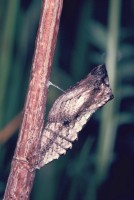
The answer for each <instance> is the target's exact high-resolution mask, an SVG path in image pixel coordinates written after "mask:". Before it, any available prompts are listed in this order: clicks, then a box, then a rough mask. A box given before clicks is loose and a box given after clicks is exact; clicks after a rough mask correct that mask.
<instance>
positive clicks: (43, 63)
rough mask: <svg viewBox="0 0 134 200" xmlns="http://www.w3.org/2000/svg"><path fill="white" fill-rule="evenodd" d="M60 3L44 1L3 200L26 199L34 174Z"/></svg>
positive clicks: (53, 0)
mask: <svg viewBox="0 0 134 200" xmlns="http://www.w3.org/2000/svg"><path fill="white" fill-rule="evenodd" d="M62 3H63V0H43V2H42V13H41V18H40V25H39V30H38V34H37V41H36V47H35V54H34V58H33V64H32V70H31V76H30V83H29V88H28V94H27V98H26V104H25V107H24V116H23V121H22V125H21V129H20V134H19V138H18V142H17V146H16V150H15V154H14V157H13V161H12V165H11V172H10V175H9V178H8V182H7V187H6V191H5V195H4V200H9V199H10V200H11V199H13V200H20V199H23V200H27V199H29V195H30V192H31V189H32V185H33V181H34V177H35V174H36V171H35V168H34V165H33V163H34V161H33V157H32V155H34V156H35V160H37V157H38V150H37V146H38V141H39V138H40V136H41V133H42V128H43V124H44V110H45V105H46V100H47V82H48V80H49V76H50V71H51V65H52V60H53V55H54V50H55V44H56V39H57V33H58V28H59V21H60V15H61V10H62Z"/></svg>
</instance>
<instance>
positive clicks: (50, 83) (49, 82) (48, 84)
mask: <svg viewBox="0 0 134 200" xmlns="http://www.w3.org/2000/svg"><path fill="white" fill-rule="evenodd" d="M50 85H52V86H54V87H55V88H57V89H58V90H60V91H62V92H63V93H65V91H64V90H62V89H61V88H60V87H58V86H57V85H55V84H53V83H52V82H51V81H48V83H47V87H49V86H50Z"/></svg>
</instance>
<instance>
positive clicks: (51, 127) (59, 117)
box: [36, 65, 113, 168]
mask: <svg viewBox="0 0 134 200" xmlns="http://www.w3.org/2000/svg"><path fill="white" fill-rule="evenodd" d="M112 98H113V94H112V90H111V88H110V85H109V80H108V75H107V71H106V67H105V65H99V66H97V67H95V68H94V69H93V70H92V71H91V72H90V73H89V74H88V75H87V77H86V78H84V79H83V80H81V81H80V82H78V83H77V84H76V85H75V86H74V87H72V88H70V89H68V90H67V91H66V92H65V93H64V94H62V95H61V96H60V97H59V98H58V99H57V100H56V101H55V103H54V104H53V106H52V108H51V110H50V112H49V115H48V119H47V123H46V126H45V129H44V131H43V133H42V136H41V139H40V147H39V151H40V153H39V155H40V156H39V160H38V165H37V166H36V168H41V167H42V166H44V165H45V164H47V163H49V162H50V161H52V160H54V159H58V158H59V156H60V155H61V154H65V153H66V151H67V149H69V148H72V142H73V141H74V140H76V139H77V138H78V132H79V131H80V130H81V129H82V127H83V126H84V125H85V124H86V123H87V121H88V120H89V118H90V117H91V115H92V114H93V113H94V112H95V111H96V110H97V109H98V108H100V107H102V106H103V105H104V104H106V103H107V102H108V101H109V100H111V99H112Z"/></svg>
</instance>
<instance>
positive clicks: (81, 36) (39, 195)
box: [0, 0, 134, 200]
mask: <svg viewBox="0 0 134 200" xmlns="http://www.w3.org/2000/svg"><path fill="white" fill-rule="evenodd" d="M40 11H41V0H0V130H3V128H4V127H5V126H6V125H7V124H8V123H9V122H10V121H11V120H12V119H13V118H14V117H15V116H16V115H17V114H18V113H19V112H20V111H22V110H23V106H24V101H25V96H26V91H27V86H28V81H29V74H30V69H31V63H32V57H33V53H34V46H35V39H36V33H37V29H38V22H39V16H40ZM102 63H106V65H107V70H108V74H109V79H110V84H111V87H112V89H113V91H114V96H115V98H114V100H112V101H111V102H110V103H108V104H107V105H106V106H104V108H101V109H100V110H99V111H97V112H96V113H95V114H94V115H93V117H92V118H91V119H90V120H89V122H88V123H87V125H86V126H85V127H84V129H83V130H82V131H81V132H80V133H79V140H78V141H76V142H74V145H73V148H72V150H69V151H67V154H66V155H65V156H61V157H60V158H59V159H58V160H56V161H53V162H52V163H49V164H48V165H46V166H45V167H44V168H42V169H41V170H38V172H37V175H36V179H35V183H34V187H33V190H32V194H31V198H30V199H32V200H37V199H38V200H63V199H64V200H133V199H134V0H64V5H63V11H62V16H61V23H60V30H59V34H58V40H57V46H56V52H55V58H54V62H53V69H52V74H51V81H52V82H53V83H55V84H57V85H58V86H59V87H61V88H62V89H67V88H68V87H70V86H71V85H73V84H74V83H75V82H76V81H78V80H80V79H81V78H83V77H84V76H85V75H86V74H88V73H89V72H90V70H91V69H92V68H93V67H94V66H96V65H99V64H102ZM60 94H61V92H59V91H57V89H55V88H51V87H50V89H49V98H48V105H47V112H48V110H49V109H50V107H51V106H52V103H53V101H54V100H55V99H56V98H57V96H59V95H60ZM17 136H18V130H16V131H15V133H14V134H13V136H12V137H10V138H9V139H8V140H6V142H5V143H4V142H2V140H1V141H0V199H2V197H3V194H4V190H5V186H6V182H7V178H8V175H9V170H10V164H11V160H12V156H13V152H14V149H15V146H16V141H17Z"/></svg>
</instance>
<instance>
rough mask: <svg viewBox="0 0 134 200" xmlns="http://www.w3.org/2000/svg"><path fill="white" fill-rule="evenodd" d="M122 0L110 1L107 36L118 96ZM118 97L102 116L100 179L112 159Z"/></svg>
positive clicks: (111, 76) (111, 73)
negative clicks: (117, 79)
mask: <svg viewBox="0 0 134 200" xmlns="http://www.w3.org/2000/svg"><path fill="white" fill-rule="evenodd" d="M120 8H121V0H117V1H112V0H111V1H110V5H109V28H108V38H107V50H106V52H107V58H106V66H107V70H108V74H109V81H110V85H111V88H112V90H113V94H114V95H115V98H116V82H117V81H116V74H117V68H116V62H117V51H118V35H119V27H120ZM115 104H116V99H115V100H113V101H112V102H110V103H109V104H108V105H106V106H105V108H104V109H103V112H102V116H101V127H100V138H99V144H98V156H97V158H98V163H97V166H98V173H97V174H98V180H99V179H100V181H101V180H102V179H103V178H105V176H106V175H107V172H108V168H109V165H110V163H111V160H112V154H113V148H114V143H115V136H116V120H115V116H114V114H115V113H114V110H115V109H114V108H115V107H116V105H115Z"/></svg>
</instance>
